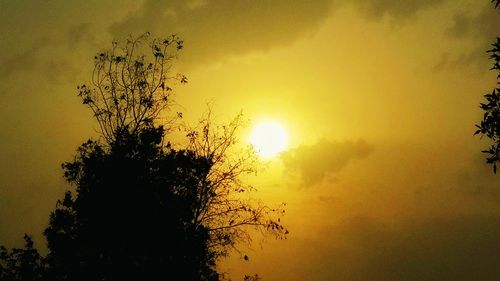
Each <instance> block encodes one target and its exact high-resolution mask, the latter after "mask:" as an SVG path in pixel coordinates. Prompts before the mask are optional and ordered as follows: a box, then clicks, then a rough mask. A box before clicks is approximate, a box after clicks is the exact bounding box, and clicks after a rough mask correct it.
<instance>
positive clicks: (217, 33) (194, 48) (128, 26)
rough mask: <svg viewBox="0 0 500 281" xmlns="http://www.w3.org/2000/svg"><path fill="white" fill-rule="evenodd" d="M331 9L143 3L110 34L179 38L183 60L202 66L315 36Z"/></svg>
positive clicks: (226, 0)
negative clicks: (172, 35)
mask: <svg viewBox="0 0 500 281" xmlns="http://www.w3.org/2000/svg"><path fill="white" fill-rule="evenodd" d="M332 6H333V1H331V0H318V1H306V0H299V1H288V0H276V1H263V0H259V1H234V0H215V1H200V0H198V1H187V2H186V1H178V0H177V1H156V0H147V1H145V2H144V3H143V5H142V6H141V7H140V9H139V10H138V11H135V12H134V13H133V14H131V15H130V16H129V17H127V18H125V19H124V20H122V21H120V22H117V23H115V24H114V25H112V26H111V28H110V31H111V33H112V34H113V35H115V36H119V38H122V37H124V36H128V35H130V34H141V33H143V32H145V31H150V32H151V33H152V34H154V35H156V36H165V35H168V34H169V33H171V32H177V33H178V34H179V35H180V36H181V37H182V38H183V39H184V40H185V41H186V53H188V54H186V55H185V56H184V59H185V60H189V61H190V62H191V63H202V62H207V61H214V60H216V59H220V58H223V57H226V56H233V55H241V54H245V53H249V52H260V51H267V50H269V49H271V48H273V47H275V46H280V45H287V44H290V43H291V42H293V41H295V40H296V39H298V38H299V37H301V36H303V35H305V34H307V33H311V32H314V31H315V30H316V29H317V27H318V26H319V24H320V23H321V22H322V21H323V20H325V19H326V18H327V17H328V15H329V14H330V11H331V9H332ZM184 59H183V60H184Z"/></svg>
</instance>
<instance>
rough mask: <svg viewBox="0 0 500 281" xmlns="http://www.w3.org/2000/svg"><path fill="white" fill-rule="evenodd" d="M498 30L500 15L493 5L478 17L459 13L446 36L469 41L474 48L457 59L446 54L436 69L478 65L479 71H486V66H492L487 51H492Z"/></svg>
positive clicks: (468, 13)
mask: <svg viewBox="0 0 500 281" xmlns="http://www.w3.org/2000/svg"><path fill="white" fill-rule="evenodd" d="M486 4H489V3H486ZM498 30H500V15H499V12H498V10H497V9H494V7H493V5H485V6H484V7H483V8H482V9H481V11H480V12H479V13H478V14H476V15H473V14H471V12H470V11H459V12H457V13H456V14H455V15H454V17H453V24H452V25H451V26H450V27H449V28H448V29H447V30H446V31H445V35H446V36H447V37H448V38H451V39H454V40H456V41H462V42H464V41H465V42H467V41H469V42H470V43H469V44H470V45H472V47H471V48H470V49H469V50H467V51H463V52H462V53H461V54H458V55H457V56H455V57H451V56H450V54H444V55H443V59H442V60H441V61H440V62H439V63H438V64H437V65H436V66H435V68H436V69H437V70H441V69H445V68H452V69H453V68H456V67H464V66H470V65H473V64H477V66H478V69H481V70H484V69H485V68H486V67H487V66H485V64H490V61H488V55H486V50H489V49H491V44H492V43H493V42H494V40H495V38H496V37H498V36H499V33H498Z"/></svg>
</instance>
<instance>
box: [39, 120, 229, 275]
mask: <svg viewBox="0 0 500 281" xmlns="http://www.w3.org/2000/svg"><path fill="white" fill-rule="evenodd" d="M163 135H164V130H163V128H162V127H153V126H151V127H143V128H142V129H141V130H139V131H138V134H131V133H130V132H129V131H126V130H124V131H121V132H116V133H115V136H114V138H115V140H114V141H113V142H112V143H110V146H109V148H107V147H104V146H102V145H101V144H99V143H98V142H95V141H88V142H86V143H85V144H83V145H82V146H81V147H80V148H79V150H78V154H77V157H76V159H75V160H74V161H73V162H69V163H65V164H64V165H63V167H64V170H65V173H64V174H65V177H66V179H67V180H68V181H69V182H70V183H72V184H74V185H75V186H76V191H75V192H74V193H71V192H67V193H66V195H65V197H64V199H63V200H62V201H59V202H58V204H57V208H56V210H55V212H53V213H52V215H51V218H50V224H49V227H48V228H47V229H46V230H45V235H46V237H47V242H48V247H49V250H50V253H49V255H48V256H47V260H48V264H49V265H50V268H49V271H48V276H49V278H50V279H51V280H165V279H169V278H172V277H173V276H179V277H181V276H182V280H219V279H218V274H217V273H216V271H215V256H214V254H213V253H212V252H210V251H209V247H208V241H209V232H208V229H207V228H206V227H204V226H203V225H195V224H194V220H195V210H196V208H195V206H196V203H197V193H198V187H199V183H200V182H201V181H203V179H204V178H205V177H206V175H207V173H208V172H209V170H210V162H209V161H208V160H207V159H205V158H200V157H197V156H196V155H194V154H193V153H192V152H190V151H187V150H173V149H168V148H167V149H166V148H164V147H163V146H162V145H161V143H162V138H163Z"/></svg>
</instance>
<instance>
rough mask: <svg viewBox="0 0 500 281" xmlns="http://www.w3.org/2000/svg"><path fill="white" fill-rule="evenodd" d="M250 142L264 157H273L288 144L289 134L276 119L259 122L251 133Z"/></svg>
mask: <svg viewBox="0 0 500 281" xmlns="http://www.w3.org/2000/svg"><path fill="white" fill-rule="evenodd" d="M250 143H251V144H252V145H253V147H254V149H255V150H256V151H257V153H258V154H259V156H260V157H262V158H272V157H275V156H277V155H278V154H279V153H280V152H282V151H284V150H285V149H286V148H287V146H288V134H287V132H286V130H285V128H284V127H283V125H281V124H280V123H278V122H276V121H270V120H268V121H262V122H260V123H258V124H257V125H256V126H255V127H254V128H253V131H252V133H251V135H250Z"/></svg>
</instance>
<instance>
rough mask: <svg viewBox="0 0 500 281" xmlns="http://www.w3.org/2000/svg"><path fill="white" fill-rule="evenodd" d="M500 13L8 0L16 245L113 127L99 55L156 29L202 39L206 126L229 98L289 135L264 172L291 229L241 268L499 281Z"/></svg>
mask: <svg viewBox="0 0 500 281" xmlns="http://www.w3.org/2000/svg"><path fill="white" fill-rule="evenodd" d="M499 27H500V15H499V12H498V10H494V9H493V6H492V5H491V4H490V3H489V1H488V0H481V1H479V0H406V1H397V0H353V1H346V0H344V1H340V0H338V1H335V0H317V1H305V0H298V1H295V0H294V1H290V0H288V1H286V0H275V1H263V0H259V1H257V0H255V1H249V0H247V1H234V0H215V1H209V0H206V1H204V0H192V1H180V0H173V1H155V0H143V1H131V0H127V1H111V0H99V1H97V0H90V1H89V0H87V1H80V0H78V1H64V0H44V1H37V0H26V1H1V2H0V42H1V44H0V64H1V67H0V95H1V99H0V128H2V129H1V130H0V142H1V144H2V145H1V146H0V159H1V160H2V161H0V244H8V245H10V244H12V245H14V244H15V243H19V242H20V241H21V238H22V234H23V233H25V232H28V233H33V234H35V235H40V233H41V231H42V229H43V228H44V226H45V225H46V224H47V221H48V214H49V212H50V211H51V210H52V209H53V207H54V206H55V200H56V199H57V198H58V197H59V196H60V195H61V194H62V192H63V191H64V190H65V188H67V186H66V185H65V183H64V181H63V179H62V170H61V168H60V163H61V162H63V161H69V160H71V157H72V155H73V154H74V151H75V149H76V148H77V146H78V145H79V144H81V143H82V142H83V141H85V140H86V139H87V138H89V137H91V136H95V135H96V133H95V129H96V125H95V124H94V123H92V120H91V116H90V112H89V111H88V110H87V109H86V108H85V107H84V106H82V105H81V102H80V101H79V99H78V97H77V96H76V86H77V85H79V84H81V83H83V82H85V81H86V80H88V79H89V77H90V73H91V70H92V58H93V55H94V53H96V52H97V51H99V50H102V49H104V48H108V47H109V44H110V42H111V40H114V39H118V40H119V39H124V38H126V36H128V35H130V34H140V33H142V32H145V31H150V32H151V33H152V34H153V35H154V36H158V37H159V36H165V35H168V34H172V33H177V34H178V35H179V36H181V37H182V38H183V39H184V41H185V50H183V52H182V54H181V56H180V58H179V61H178V62H177V67H178V70H179V71H181V72H182V73H184V74H186V75H187V76H188V79H189V83H188V84H187V85H183V86H179V87H176V95H175V98H176V101H177V103H178V104H179V106H178V109H179V110H182V111H183V112H184V116H185V117H186V120H187V121H188V122H189V121H191V122H192V121H194V120H196V119H197V118H198V117H199V116H200V115H201V114H202V112H203V111H204V110H205V108H206V103H207V102H213V104H214V106H213V112H214V114H215V115H217V116H218V117H219V118H220V120H226V119H227V118H230V117H231V116H234V115H235V114H236V113H238V112H239V111H240V110H243V112H244V114H245V116H246V117H248V118H249V119H250V120H251V121H253V122H254V123H256V122H258V120H261V119H265V118H271V119H275V120H279V122H280V123H281V124H283V126H285V127H286V130H287V131H288V133H289V148H288V149H287V150H286V151H285V152H284V153H283V154H282V155H281V156H280V157H278V158H275V159H273V160H270V162H269V163H268V164H267V168H266V170H264V171H262V172H261V174H260V176H259V177H258V178H257V179H252V180H253V181H255V182H256V184H257V187H258V188H259V190H260V191H259V194H260V196H262V197H263V198H264V199H266V200H267V201H269V202H287V203H288V205H287V210H288V212H287V215H286V217H285V223H286V224H287V225H288V228H289V230H290V232H291V234H290V236H289V239H288V240H286V241H272V239H266V242H265V243H263V244H262V247H261V246H260V244H259V243H256V245H254V246H252V248H251V249H248V250H247V251H249V256H250V261H249V262H245V261H243V260H242V259H241V257H240V256H239V255H238V254H236V255H235V256H234V257H233V258H231V259H230V260H228V261H226V262H225V263H224V265H223V268H224V270H226V271H228V272H229V273H231V274H233V276H235V278H236V277H238V276H241V274H243V273H247V274H248V273H252V274H253V273H259V274H260V275H261V276H262V277H263V278H264V280H273V281H280V280H287V281H288V280H289V281H299V280H310V281H320V280H346V281H349V280H380V281H386V280H387V281H389V280H453V281H459V280H464V281H470V280H498V278H499V276H500V267H499V266H498V265H499V264H500V180H499V177H498V176H495V175H493V173H492V170H491V167H489V166H487V165H486V164H484V155H482V154H481V152H480V151H481V149H482V148H484V147H485V146H486V145H487V144H488V143H487V141H486V140H483V141H481V140H480V139H479V138H477V137H473V136H472V134H473V132H474V124H476V123H477V122H478V121H479V120H481V116H482V112H481V110H480V109H479V106H478V105H479V102H481V101H482V95H483V94H485V93H486V92H488V91H490V90H491V89H492V88H493V87H494V86H495V83H496V80H495V78H496V77H495V73H493V72H491V71H488V69H489V68H490V67H491V66H490V65H491V62H490V61H489V60H488V57H487V54H486V53H485V51H486V50H487V49H488V48H489V44H490V43H492V42H493V40H494V38H495V36H498V35H499V32H498V31H499ZM176 110H177V109H176ZM252 124H253V123H252ZM251 126H252V125H250V127H251ZM242 141H243V142H246V141H248V138H247V137H246V135H245V134H242ZM256 240H257V242H259V241H260V240H259V239H256ZM37 241H39V244H41V243H42V242H41V240H40V239H38V240H37Z"/></svg>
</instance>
